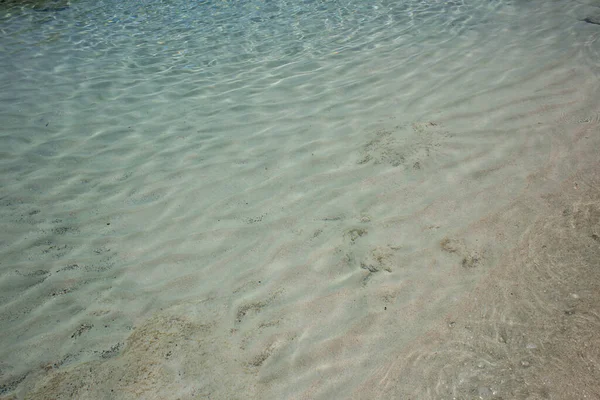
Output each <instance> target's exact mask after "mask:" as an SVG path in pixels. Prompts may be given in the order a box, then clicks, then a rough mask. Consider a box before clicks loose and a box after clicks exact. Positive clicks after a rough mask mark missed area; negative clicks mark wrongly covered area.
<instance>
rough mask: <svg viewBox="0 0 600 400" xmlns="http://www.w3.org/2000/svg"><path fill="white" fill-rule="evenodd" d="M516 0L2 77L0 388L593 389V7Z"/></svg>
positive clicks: (187, 392)
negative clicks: (191, 67)
mask: <svg viewBox="0 0 600 400" xmlns="http://www.w3.org/2000/svg"><path fill="white" fill-rule="evenodd" d="M534 3H535V4H530V5H523V4H519V3H515V4H514V5H510V6H509V5H507V6H505V7H503V8H501V12H499V13H498V14H494V17H495V19H494V20H492V21H489V22H487V25H484V27H485V29H483V28H481V29H477V28H476V27H475V28H472V29H467V30H464V31H461V30H457V31H456V32H454V34H453V35H452V36H451V37H446V36H444V35H441V34H439V32H435V31H434V32H432V33H431V36H427V37H428V38H429V39H428V40H429V42H428V41H427V40H424V41H423V42H421V43H420V44H418V45H413V44H410V43H408V42H407V43H406V44H405V45H401V44H398V43H391V44H390V43H387V44H385V45H384V46H382V48H378V47H376V46H375V47H373V48H369V49H367V50H368V51H367V50H365V52H367V55H365V56H364V57H363V58H357V56H356V54H352V51H342V52H340V54H336V55H331V56H328V57H330V58H321V59H318V58H316V59H315V60H314V61H313V62H312V63H311V62H306V63H291V64H289V65H283V66H278V67H273V66H269V65H266V64H265V65H262V66H260V67H257V69H256V70H250V71H247V72H245V73H246V74H247V75H248V76H239V75H230V78H229V79H228V80H224V81H215V82H212V83H210V84H208V83H207V82H206V81H204V80H203V79H204V78H202V79H201V78H199V77H198V75H194V74H188V73H187V72H181V73H174V76H170V75H164V76H163V75H160V74H158V75H159V76H160V78H157V80H155V81H153V82H151V83H145V82H144V81H143V78H142V77H143V76H144V71H142V72H140V74H139V76H137V77H136V78H135V79H134V78H128V79H132V80H127V79H125V78H122V81H121V82H119V79H120V78H119V77H118V76H116V75H115V76H114V77H111V76H105V75H103V74H101V73H100V72H101V68H100V70H95V69H94V70H90V71H87V70H86V71H84V70H77V71H75V73H80V74H86V76H88V79H87V80H82V82H84V83H82V84H81V86H78V87H77V88H75V89H73V88H72V87H71V86H69V85H66V84H65V85H64V87H63V86H62V85H63V82H61V81H60V79H56V78H52V79H54V80H53V90H55V91H58V93H59V95H58V96H57V98H58V99H60V101H57V102H55V103H53V104H55V107H54V108H53V109H52V111H48V110H46V109H45V108H44V105H41V102H40V103H37V102H34V100H33V98H32V99H29V101H30V103H27V102H25V103H23V102H21V103H19V104H16V105H15V103H14V102H13V103H11V102H10V101H9V97H10V96H8V95H3V96H4V97H2V98H0V100H1V101H2V102H3V104H13V105H12V106H7V107H9V109H8V111H6V112H5V114H3V120H4V122H5V126H6V132H9V133H7V134H4V135H3V136H2V138H1V140H2V142H1V143H2V153H1V156H2V164H1V166H2V171H3V175H2V188H3V190H2V196H0V206H1V207H0V210H1V211H0V217H1V219H0V221H2V230H1V231H2V232H3V233H2V236H0V251H1V253H0V255H1V260H2V261H1V264H0V271H1V274H0V399H2V400H7V399H82V400H84V399H94V400H95V399H194V398H200V399H392V398H393V399H584V398H588V399H597V398H600V385H599V384H598V382H600V335H598V332H599V331H600V314H599V309H600V269H598V267H599V262H600V162H599V157H598V149H600V97H599V96H598V93H600V84H599V82H600V81H599V80H598V76H599V70H598V64H597V60H598V56H599V55H600V51H599V50H598V49H599V48H598V44H597V40H598V37H599V35H600V31H598V30H597V29H596V28H595V26H594V25H593V24H589V23H586V22H582V21H581V20H580V19H581V18H580V17H582V16H583V15H587V14H586V13H587V12H592V11H593V8H594V7H595V6H594V5H593V4H592V5H589V4H583V3H582V4H579V6H577V7H575V8H573V9H572V10H571V11H570V12H568V13H562V12H561V9H562V8H561V7H563V6H564V4H566V3H559V2H555V3H552V4H548V3H541V2H534ZM569 4H570V3H569ZM528 7H530V8H532V9H536V12H537V13H538V18H537V19H535V20H534V21H532V19H531V18H530V17H526V16H525V15H524V14H523V8H526V9H527V8H528ZM432 29H434V28H432ZM440 29H441V28H440ZM397 40H398V41H400V39H397ZM397 48H400V49H401V50H402V51H403V52H402V53H401V54H399V53H398V50H397ZM115 51H120V50H115ZM15 54H16V53H15ZM19 54H21V53H19ZM21 55H22V54H21ZM15 57H16V58H17V59H18V56H17V55H15ZM24 57H25V56H24ZM27 57H29V56H27ZM107 57H108V58H110V56H107ZM121 57H122V55H121V54H116V55H115V59H116V60H118V59H121ZM14 62H16V61H14ZM107 65H109V64H108V62H107ZM38 67H40V66H38ZM140 68H142V69H143V68H146V67H144V66H140ZM148 68H154V67H153V66H152V65H150V66H149V67H148ZM5 70H8V69H5ZM39 70H42V68H41V67H40V68H39ZM12 71H14V70H12ZM146 72H147V71H146ZM21 73H23V74H26V72H19V73H18V74H21ZM15 74H17V73H15ZM18 74H17V75H18ZM53 74H56V71H54V72H52V73H51V72H49V73H48V76H44V75H43V74H42V75H41V76H37V75H36V77H35V79H39V80H44V79H50V78H51V77H52V76H54V75H53ZM178 74H179V75H178ZM265 74H266V75H265ZM19 76H20V75H19ZM258 76H263V78H261V79H263V80H260V79H258V78H256V77H258ZM5 77H6V76H5ZM250 78H252V79H250ZM255 78H256V79H255ZM32 79H33V78H32ZM161 79H163V80H164V81H161ZM196 80H197V81H196ZM115 82H116V83H115ZM169 82H171V83H172V84H168V85H167V84H166V83H169ZM15 85H16V84H15ZM122 85H125V86H127V90H123V89H122V87H121V86H122ZM128 85H129V86H128ZM147 85H149V86H147ZM152 85H154V86H152ZM194 85H196V86H197V87H198V88H199V89H197V92H196V91H195V90H196V89H190V88H193V87H195V86H194ZM8 88H9V89H10V88H12V87H11V86H9V87H8ZM152 88H155V89H156V91H153V90H152ZM163 88H166V89H163ZM92 89H93V90H92ZM5 93H7V91H5ZM27 93H29V92H27ZM98 93H102V94H101V95H99V94H98ZM48 96H50V94H48ZM202 96H206V99H209V100H211V102H206V103H201V102H199V101H198V98H203V99H204V98H205V97H202ZM42 97H43V96H42ZM100 97H102V98H100ZM107 99H108V100H107ZM109 100H110V101H109ZM11 107H12V108H11ZM82 132H85V133H86V134H82Z"/></svg>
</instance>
